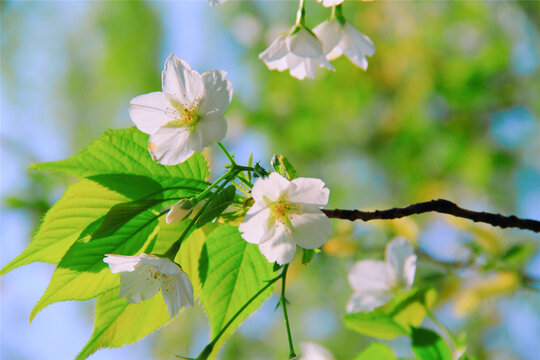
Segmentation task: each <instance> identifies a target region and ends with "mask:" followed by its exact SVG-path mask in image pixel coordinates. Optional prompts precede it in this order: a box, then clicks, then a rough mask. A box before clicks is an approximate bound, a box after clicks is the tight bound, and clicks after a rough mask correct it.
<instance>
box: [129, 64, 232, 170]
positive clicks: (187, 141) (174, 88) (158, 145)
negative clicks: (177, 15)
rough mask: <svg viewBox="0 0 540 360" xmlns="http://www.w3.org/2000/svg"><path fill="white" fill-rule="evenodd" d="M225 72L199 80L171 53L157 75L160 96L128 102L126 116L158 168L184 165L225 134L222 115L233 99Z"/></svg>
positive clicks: (154, 94)
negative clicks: (145, 136) (143, 138)
mask: <svg viewBox="0 0 540 360" xmlns="http://www.w3.org/2000/svg"><path fill="white" fill-rule="evenodd" d="M226 75H227V73H226V72H225V71H218V70H211V71H207V72H205V73H204V74H203V75H202V76H201V75H200V74H199V73H198V72H197V71H195V70H192V69H191V68H190V66H189V65H188V64H187V63H186V62H185V61H184V60H182V59H179V58H178V57H176V55H174V54H171V55H170V56H169V57H168V58H167V60H166V61H165V68H164V69H163V72H162V75H161V83H162V88H163V91H156V92H152V93H149V94H144V95H140V96H137V97H135V98H133V99H132V100H131V102H130V108H129V115H130V116H131V119H132V120H133V122H134V123H135V125H136V126H137V128H138V129H139V130H140V131H142V132H144V133H146V134H149V135H150V142H149V145H148V149H149V151H150V153H151V155H152V157H153V158H154V159H155V160H157V161H158V162H159V163H160V164H163V165H176V164H178V163H181V162H184V161H186V160H187V159H188V158H189V157H190V156H191V155H193V153H194V152H201V151H202V150H203V149H204V148H205V147H207V146H208V145H210V144H212V143H213V142H215V141H220V140H221V139H223V138H224V137H225V133H226V132H227V122H226V121H225V119H224V118H223V116H222V114H223V113H224V112H225V110H227V108H228V107H229V104H230V103H231V98H232V85H231V82H230V81H229V80H226V79H225V76H226Z"/></svg>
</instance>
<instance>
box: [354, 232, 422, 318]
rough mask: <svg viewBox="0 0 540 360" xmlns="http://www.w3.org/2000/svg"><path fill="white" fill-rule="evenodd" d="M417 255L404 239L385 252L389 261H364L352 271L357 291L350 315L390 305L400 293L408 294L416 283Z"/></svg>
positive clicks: (397, 239) (397, 240) (357, 264)
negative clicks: (406, 292) (395, 295)
mask: <svg viewBox="0 0 540 360" xmlns="http://www.w3.org/2000/svg"><path fill="white" fill-rule="evenodd" d="M415 272H416V255H415V254H414V252H413V248H412V247H411V245H409V243H408V242H407V240H405V239H404V238H396V239H394V240H392V241H391V242H390V243H389V244H388V245H387V246H386V250H385V260H384V261H375V260H362V261H359V262H357V263H356V264H355V265H354V266H353V267H352V269H351V270H350V271H349V283H350V284H351V287H352V288H353V290H354V294H353V295H352V296H351V298H350V300H349V302H348V304H347V312H349V313H356V312H364V311H371V310H373V309H375V308H376V307H379V306H381V305H384V304H386V303H387V302H388V301H390V300H391V299H392V297H393V296H394V294H395V293H396V292H398V291H400V290H408V289H410V288H411V286H412V284H413V281H414V273H415Z"/></svg>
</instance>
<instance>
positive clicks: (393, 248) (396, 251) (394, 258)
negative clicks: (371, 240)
mask: <svg viewBox="0 0 540 360" xmlns="http://www.w3.org/2000/svg"><path fill="white" fill-rule="evenodd" d="M411 256H412V257H414V259H412V260H411V259H410V258H411ZM384 258H385V261H386V263H388V265H389V266H391V267H392V268H393V269H394V272H395V273H396V275H397V280H398V281H399V282H401V283H404V284H408V283H409V281H411V284H412V280H414V273H415V270H416V256H415V255H414V250H413V248H412V246H411V245H410V244H409V242H408V241H407V240H406V239H405V238H403V237H398V238H395V239H394V240H392V241H391V242H390V243H388V245H386V250H385V254H384ZM406 262H407V269H406V272H405V263H406Z"/></svg>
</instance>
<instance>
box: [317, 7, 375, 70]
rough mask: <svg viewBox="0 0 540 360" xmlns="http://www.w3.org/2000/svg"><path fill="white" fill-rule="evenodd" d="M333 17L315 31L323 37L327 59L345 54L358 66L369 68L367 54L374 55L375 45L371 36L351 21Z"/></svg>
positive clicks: (320, 37)
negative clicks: (363, 32) (362, 31)
mask: <svg viewBox="0 0 540 360" xmlns="http://www.w3.org/2000/svg"><path fill="white" fill-rule="evenodd" d="M342 21H343V24H342V23H341V22H340V21H339V20H338V19H337V18H335V17H334V18H332V19H330V20H327V21H324V22H323V23H321V24H319V25H317V27H316V28H315V29H313V32H314V33H315V34H316V35H317V36H318V37H319V39H321V41H322V44H323V53H324V55H325V56H326V59H328V60H329V61H330V60H334V59H337V58H338V57H340V56H341V55H342V54H345V55H346V56H347V57H348V58H349V60H351V61H352V62H353V63H354V64H355V65H356V66H358V67H359V68H361V69H364V70H367V67H368V61H367V58H366V56H373V54H374V53H375V45H374V44H373V42H372V41H371V39H370V38H369V37H367V36H366V35H364V34H362V33H361V32H360V31H358V30H357V29H356V28H355V27H354V26H353V25H351V23H349V22H348V21H346V20H344V19H343V20H342Z"/></svg>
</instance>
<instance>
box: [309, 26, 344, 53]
mask: <svg viewBox="0 0 540 360" xmlns="http://www.w3.org/2000/svg"><path fill="white" fill-rule="evenodd" d="M313 32H314V33H315V35H317V37H318V38H319V39H320V40H321V42H322V45H323V54H324V55H325V56H326V57H327V59H328V60H333V59H336V58H338V57H339V56H340V55H341V54H342V53H343V50H341V48H339V49H337V50H338V51H336V52H334V50H335V49H336V48H337V47H338V45H339V44H340V43H341V40H342V39H343V31H342V30H341V26H340V24H339V21H338V20H337V19H332V20H327V21H324V22H322V23H320V24H319V25H317V27H315V28H314V29H313ZM331 53H332V57H330V56H329V54H331Z"/></svg>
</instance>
